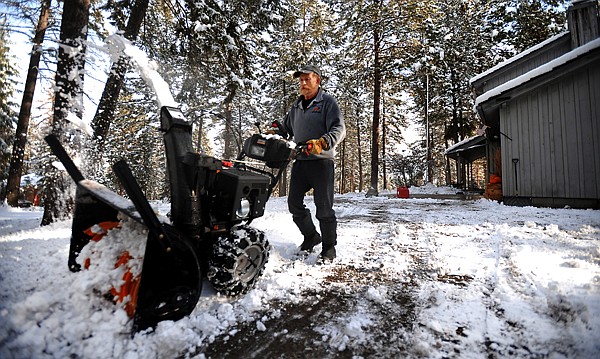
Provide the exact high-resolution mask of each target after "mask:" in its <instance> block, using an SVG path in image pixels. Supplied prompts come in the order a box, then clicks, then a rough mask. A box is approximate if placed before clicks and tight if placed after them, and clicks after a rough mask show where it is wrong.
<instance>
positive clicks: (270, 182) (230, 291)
mask: <svg viewBox="0 0 600 359" xmlns="http://www.w3.org/2000/svg"><path fill="white" fill-rule="evenodd" d="M160 129H161V131H162V132H163V134H164V135H163V137H164V144H165V153H166V160H167V161H166V163H167V171H168V178H169V184H170V192H171V212H170V218H171V221H170V223H164V222H161V221H160V220H159V218H158V217H157V215H156V214H155V212H154V210H153V209H152V207H151V206H150V204H149V203H148V200H147V199H146V197H145V196H144V194H143V192H142V190H141V188H140V186H139V184H138V183H137V181H136V179H135V177H134V176H133V174H132V172H131V170H130V168H129V166H128V165H127V163H126V162H125V161H123V160H121V161H119V162H117V163H115V164H114V165H113V171H114V172H115V174H116V176H117V178H118V179H119V182H120V184H121V186H122V187H123V188H124V189H125V192H126V193H127V197H128V198H124V197H121V196H120V195H118V194H117V193H115V192H113V191H112V190H110V189H108V188H107V187H105V186H103V185H101V184H99V183H98V182H95V181H93V180H89V179H85V178H84V176H83V174H82V173H81V172H80V171H79V169H78V168H77V167H76V166H75V164H74V163H73V161H72V159H71V158H70V157H69V155H68V154H67V152H66V150H65V149H64V148H63V146H62V145H61V143H60V142H59V141H58V139H57V138H56V137H55V136H53V135H49V136H47V137H46V142H47V143H48V144H49V146H50V148H51V149H52V152H53V153H54V154H55V155H56V156H57V157H58V159H59V160H60V161H61V162H62V163H63V165H64V167H65V168H66V169H67V172H68V173H69V175H70V176H71V178H72V179H73V180H74V181H75V183H76V184H77V190H76V194H75V211H74V214H73V224H72V234H71V244H70V250H69V259H68V266H69V269H70V270H71V271H73V272H77V271H79V270H81V264H79V262H78V256H79V254H80V253H81V250H82V249H83V248H84V247H85V246H86V245H87V244H88V243H89V242H90V240H94V241H97V240H99V239H100V238H101V237H102V235H103V234H104V233H105V232H106V230H108V229H110V228H113V227H117V228H114V229H112V230H121V229H119V228H118V226H117V225H118V221H119V219H118V217H119V213H122V214H124V215H126V216H128V217H130V218H131V219H133V220H134V221H136V222H138V223H141V224H143V225H144V226H145V227H146V228H147V229H148V238H147V242H146V249H145V254H144V258H143V264H142V270H141V274H140V276H139V277H135V276H133V275H132V274H131V273H130V272H129V270H128V269H127V271H126V272H125V275H124V277H123V281H124V284H123V285H122V286H121V287H120V288H113V290H112V291H111V292H112V295H113V297H114V298H116V301H123V300H124V299H125V298H128V300H129V302H128V303H126V306H125V309H126V310H127V312H128V314H130V315H131V316H132V317H133V332H134V333H135V332H137V331H140V330H144V329H147V328H152V327H154V326H156V324H157V323H158V322H160V321H162V320H178V319H181V318H183V317H184V316H186V315H189V314H190V313H191V312H192V310H193V309H194V308H195V306H196V303H197V301H198V298H199V296H200V292H201V290H202V281H203V278H204V277H206V278H208V280H209V282H210V283H211V284H212V285H213V287H214V288H215V290H217V291H218V292H219V293H222V294H225V295H229V296H236V295H239V294H243V293H246V292H247V291H249V290H250V289H252V288H253V287H254V285H255V283H256V281H257V280H258V278H259V277H260V276H261V275H262V273H263V270H264V267H265V264H266V263H267V261H268V259H269V250H270V245H269V242H268V240H267V239H266V238H265V236H264V233H262V232H261V231H259V230H257V229H255V228H252V227H250V226H249V224H250V222H251V221H252V220H253V219H254V218H258V217H260V216H262V215H263V214H264V210H265V204H266V202H267V201H268V199H269V197H270V195H271V193H272V191H273V188H274V187H275V185H276V184H277V182H278V181H279V179H280V177H281V175H282V173H283V170H284V169H285V167H287V165H288V163H289V162H290V161H291V159H292V157H293V156H294V155H295V153H296V152H295V150H294V149H293V147H292V146H290V145H291V144H292V143H291V142H288V141H287V140H286V139H284V138H282V137H281V136H273V135H267V136H263V135H261V134H255V135H253V136H251V137H250V138H248V139H246V141H245V142H244V146H243V150H242V151H241V152H240V154H239V155H238V157H237V158H236V160H235V161H233V162H225V161H221V160H218V159H216V158H214V157H211V156H206V155H202V154H199V153H197V152H195V151H194V150H193V146H192V126H191V124H190V123H189V122H188V121H187V120H186V119H185V117H184V116H183V114H182V113H181V111H180V110H179V109H177V108H173V107H163V108H162V109H161V127H160ZM246 157H248V158H251V159H254V160H255V161H256V160H258V161H259V164H260V163H261V162H262V165H263V166H262V168H258V167H256V166H251V165H250V164H248V163H247V162H246V161H245V158H246ZM95 229H99V230H98V231H96V230H95ZM106 240H109V239H106ZM129 259H130V256H129V253H128V252H124V253H123V254H122V255H121V256H120V257H119V258H115V262H116V266H122V265H124V266H127V261H128V260H129Z"/></svg>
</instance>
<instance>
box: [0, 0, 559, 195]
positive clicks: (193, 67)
mask: <svg viewBox="0 0 600 359" xmlns="http://www.w3.org/2000/svg"><path fill="white" fill-rule="evenodd" d="M3 3H6V4H9V5H10V6H17V5H16V4H17V3H18V2H11V1H3ZM134 3H135V1H131V0H128V1H124V0H98V1H92V11H91V15H90V16H91V21H90V31H91V34H92V35H91V36H95V37H98V38H100V39H102V38H104V37H105V36H106V35H107V34H109V33H110V30H108V29H110V28H111V27H114V28H117V29H121V30H124V29H125V27H126V24H127V23H128V20H129V18H130V16H131V15H132V5H133V4H134ZM567 5H568V2H566V1H561V0H547V1H540V0H525V1H521V0H448V1H444V2H437V1H433V0H405V1H397V0H366V1H365V0H345V1H342V0H316V1H315V0H313V1H308V0H282V1H277V0H242V1H233V0H225V1H216V0H204V1H195V0H185V1H174V0H150V2H149V7H148V11H147V12H146V16H145V17H144V20H143V22H142V25H141V28H140V32H139V36H138V37H137V39H136V40H135V41H134V44H135V45H136V46H138V47H140V48H142V49H143V50H144V51H145V52H146V53H147V54H148V56H149V58H151V59H152V60H154V61H155V62H156V63H157V64H158V65H159V72H160V74H161V75H162V76H163V78H164V79H165V80H166V82H167V83H169V84H170V89H171V92H172V93H173V94H174V97H175V99H176V101H177V102H178V103H179V104H180V105H181V108H182V110H183V111H184V113H185V114H186V116H187V117H188V119H190V120H191V121H192V122H193V124H194V126H193V131H194V132H193V138H194V139H195V141H196V144H195V146H196V148H197V150H198V151H201V152H204V153H207V154H211V155H215V156H216V157H219V158H224V159H231V158H234V157H235V156H236V154H237V152H238V151H239V149H240V146H241V144H242V141H243V139H244V138H246V137H247V136H248V135H249V134H250V133H252V132H255V131H256V127H255V125H254V124H255V123H259V124H260V126H261V127H262V128H265V127H266V125H267V124H270V123H271V121H273V120H276V119H281V118H282V117H283V116H285V114H286V112H287V111H288V109H289V107H290V105H291V103H292V101H294V100H295V99H296V98H297V96H298V84H297V81H296V80H295V79H293V78H292V76H291V74H292V73H293V71H294V70H296V69H297V68H299V67H300V66H302V65H303V64H306V63H314V64H316V65H318V66H320V67H321V69H322V70H323V73H324V75H325V78H324V81H323V88H324V89H325V91H328V92H330V93H332V94H333V95H334V96H335V97H336V99H337V100H338V103H339V105H340V108H341V110H342V112H343V113H344V116H345V118H346V125H347V137H346V139H345V141H344V142H343V143H342V144H340V146H339V147H338V149H337V157H336V168H337V171H336V175H337V176H338V178H337V188H338V190H339V191H340V192H347V191H361V192H364V191H366V190H367V189H368V187H369V184H371V185H372V184H373V183H375V184H376V186H377V187H378V188H380V189H383V188H387V189H390V188H393V187H395V186H397V185H398V184H406V185H420V184H423V183H424V182H425V181H432V182H433V183H435V184H440V185H443V184H449V183H452V178H453V176H454V175H455V174H454V172H453V171H454V169H452V168H451V166H450V165H449V163H447V162H446V158H445V156H444V151H445V150H446V149H447V148H448V147H449V146H451V145H453V144H454V143H457V142H459V141H461V140H463V139H465V138H468V137H470V136H472V135H473V134H474V131H475V129H476V128H478V127H479V122H478V118H477V116H476V114H475V113H474V112H473V100H474V99H473V98H472V94H471V89H470V86H469V79H470V78H472V77H473V76H475V75H476V74H478V73H481V72H483V71H485V70H487V69H488V68H490V67H492V66H494V65H495V64H497V63H498V62H500V61H502V60H504V59H506V58H509V57H511V56H513V55H515V54H517V53H518V52H520V51H523V50H525V49H527V48H528V47H530V46H533V45H535V44H537V43H539V42H541V41H543V40H545V39H547V38H549V37H550V36H552V35H554V34H557V33H560V32H562V31H564V30H565V9H566V6H567ZM55 28H56V27H55ZM54 31H56V30H54ZM28 47H31V44H28ZM90 51H93V49H92V50H90ZM56 55H57V54H56V53H50V54H48V53H45V59H46V60H48V59H52V61H53V62H54V63H55V62H56V61H57V60H56V58H55V57H56ZM88 61H89V59H88ZM45 66H46V67H47V66H49V62H45ZM44 71H45V72H46V73H47V72H48V70H47V69H44ZM42 81H47V79H46V80H44V79H42ZM123 81H124V82H123V88H122V91H121V93H120V94H119V97H118V101H117V106H116V108H115V110H114V111H115V113H114V120H113V121H114V122H113V123H111V128H110V131H109V134H108V139H107V147H106V152H105V153H103V154H102V158H101V160H100V165H101V167H102V171H101V172H100V173H97V174H94V175H95V176H97V178H95V179H96V180H99V181H101V182H104V183H105V184H107V185H108V186H110V187H113V188H114V189H116V190H118V185H117V182H115V181H114V178H113V177H111V175H110V173H111V171H110V165H111V164H112V163H114V161H116V160H117V159H120V158H122V157H125V158H126V159H127V161H128V162H129V163H130V165H131V167H132V168H133V170H134V173H135V174H136V176H137V177H138V179H139V181H140V183H141V184H142V186H143V188H144V191H145V192H146V193H147V194H148V197H149V198H152V199H158V198H164V197H166V196H168V191H167V189H166V183H167V180H166V174H165V173H164V155H163V148H162V139H161V134H160V133H159V131H158V129H157V125H158V110H159V109H158V108H157V106H156V102H155V101H154V99H155V95H154V94H153V93H152V92H151V91H150V90H149V88H148V87H147V86H146V85H145V84H144V83H143V82H142V81H141V80H140V77H139V75H138V74H136V73H135V72H133V71H128V72H127V73H126V76H125V78H124V80H123ZM3 90H5V88H4V87H3ZM48 101H49V102H51V101H52V99H49V100H48ZM47 117H48V118H50V117H51V116H47ZM2 120H4V119H2ZM411 123H416V124H417V128H418V129H419V130H418V131H420V132H419V133H418V136H417V138H414V136H413V137H411V136H409V133H410V132H409V131H408V126H409V124H411ZM4 128H6V127H4V126H3V129H4ZM46 128H48V125H46ZM426 129H428V130H429V131H427V132H428V135H429V137H427V138H426V135H427V133H426ZM82 141H83V143H82V146H83V147H90V146H91V144H92V143H91V141H92V140H91V139H88V138H85V139H82ZM428 154H429V155H428ZM285 186H286V184H285V177H284V179H283V182H282V185H281V187H282V189H280V190H279V193H280V194H285Z"/></svg>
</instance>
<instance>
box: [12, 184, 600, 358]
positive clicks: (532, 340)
mask: <svg viewBox="0 0 600 359" xmlns="http://www.w3.org/2000/svg"><path fill="white" fill-rule="evenodd" d="M426 192H429V193H433V192H435V193H452V190H451V189H450V190H449V189H437V188H430V189H429V190H428V189H427V188H418V189H417V188H411V193H426ZM307 203H308V205H309V208H314V207H313V205H312V202H311V201H310V200H308V201H307ZM335 209H336V212H337V214H338V219H339V226H338V236H339V238H338V247H337V248H338V257H339V258H338V259H337V260H336V261H335V262H334V263H333V264H328V265H317V264H316V263H315V262H316V257H317V253H318V251H317V252H315V253H312V254H310V255H308V256H305V257H302V256H300V257H299V256H298V255H297V246H298V244H299V243H300V242H301V236H300V234H299V233H298V231H297V229H296V228H295V226H294V224H293V222H292V220H291V216H290V215H289V214H288V212H287V205H286V202H285V198H272V199H271V200H270V201H269V203H268V204H267V209H266V212H265V215H264V216H263V217H262V218H260V219H257V220H255V221H254V222H253V223H252V225H253V226H255V227H256V228H258V229H260V230H262V231H264V232H265V233H266V235H267V238H268V239H269V241H270V243H271V245H272V247H273V248H272V251H271V257H270V260H269V263H268V264H267V268H266V270H265V273H264V276H263V278H261V280H260V281H259V282H258V284H257V286H256V288H255V289H253V290H251V291H250V292H249V293H248V294H246V295H245V296H243V297H240V298H227V297H223V296H219V295H217V294H215V292H214V291H213V290H212V288H210V284H208V283H205V284H204V289H203V293H202V296H201V298H200V300H199V302H198V305H197V307H196V309H195V310H194V312H193V313H192V314H191V315H190V316H188V317H186V318H184V319H182V320H179V321H177V322H161V323H160V324H159V325H158V327H157V328H156V330H155V331H153V332H150V331H148V332H143V333H138V334H136V335H135V336H133V337H131V336H130V334H129V331H130V328H131V321H130V320H129V318H128V317H127V315H126V313H125V311H124V310H123V309H121V308H120V307H118V306H115V305H113V304H111V303H109V302H108V301H107V300H105V299H104V298H103V297H102V293H103V292H104V291H106V290H108V288H109V287H110V284H108V283H107V282H109V281H111V280H114V278H118V277H119V275H121V274H122V272H119V269H114V270H113V269H112V268H108V267H107V268H104V270H106V272H107V273H98V272H94V271H82V272H80V273H71V272H69V271H68V268H67V254H68V248H69V236H70V222H68V221H65V222H60V223H55V224H53V225H50V226H48V227H43V228H39V227H37V224H38V223H39V220H40V217H41V214H42V213H41V211H40V209H37V208H33V209H7V208H5V207H0V257H1V258H0V288H1V289H2V290H1V291H0V357H2V358H56V357H71V358H114V357H120V358H174V357H197V358H209V357H214V358H217V357H239V356H240V355H241V356H244V357H313V358H333V357H340V356H341V357H348V358H350V357H355V358H360V357H409V358H410V357H413V358H417V357H428V358H447V357H461V358H481V357H491V358H494V357H497V358H501V357H516V358H546V357H548V358H574V357H577V358H597V357H600V300H599V299H600V212H599V211H594V210H576V209H547V208H534V207H509V206H504V205H502V204H499V203H496V202H492V201H488V200H485V199H479V200H458V199H447V198H444V199H440V198H413V199H397V198H393V197H392V196H380V197H372V198H365V196H364V195H363V194H346V195H340V196H337V197H336V204H335ZM160 210H161V212H162V211H166V210H168V206H165V205H161V206H160ZM313 212H314V211H313ZM109 238H110V240H111V241H114V242H115V243H119V242H122V243H128V242H129V243H131V242H134V243H136V245H138V246H139V243H140V242H143V241H144V240H145V235H144V233H143V228H140V227H139V225H134V224H131V223H126V224H124V225H123V229H121V230H115V231H112V232H110V233H109V235H108V236H107V237H106V239H105V240H108V239H109ZM88 247H89V246H88ZM86 248H87V247H86Z"/></svg>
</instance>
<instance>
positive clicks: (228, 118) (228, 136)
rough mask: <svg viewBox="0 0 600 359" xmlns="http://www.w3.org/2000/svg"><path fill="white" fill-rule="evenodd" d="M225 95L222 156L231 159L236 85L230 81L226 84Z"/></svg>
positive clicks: (233, 155)
mask: <svg viewBox="0 0 600 359" xmlns="http://www.w3.org/2000/svg"><path fill="white" fill-rule="evenodd" d="M227 90H228V93H227V96H226V97H225V100H224V101H223V109H224V112H225V113H224V115H225V131H223V143H224V147H223V158H224V159H232V158H234V157H235V154H234V144H235V128H234V126H233V115H232V112H233V111H232V108H233V99H234V98H235V94H236V92H237V87H236V86H235V85H234V84H233V83H232V82H231V83H229V85H228V86H227Z"/></svg>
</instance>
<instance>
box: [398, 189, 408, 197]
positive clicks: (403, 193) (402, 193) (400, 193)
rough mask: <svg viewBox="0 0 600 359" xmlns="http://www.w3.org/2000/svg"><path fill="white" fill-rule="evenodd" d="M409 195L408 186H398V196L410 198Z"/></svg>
mask: <svg viewBox="0 0 600 359" xmlns="http://www.w3.org/2000/svg"><path fill="white" fill-rule="evenodd" d="M408 195H409V193H408V187H398V193H396V197H398V198H408Z"/></svg>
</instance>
